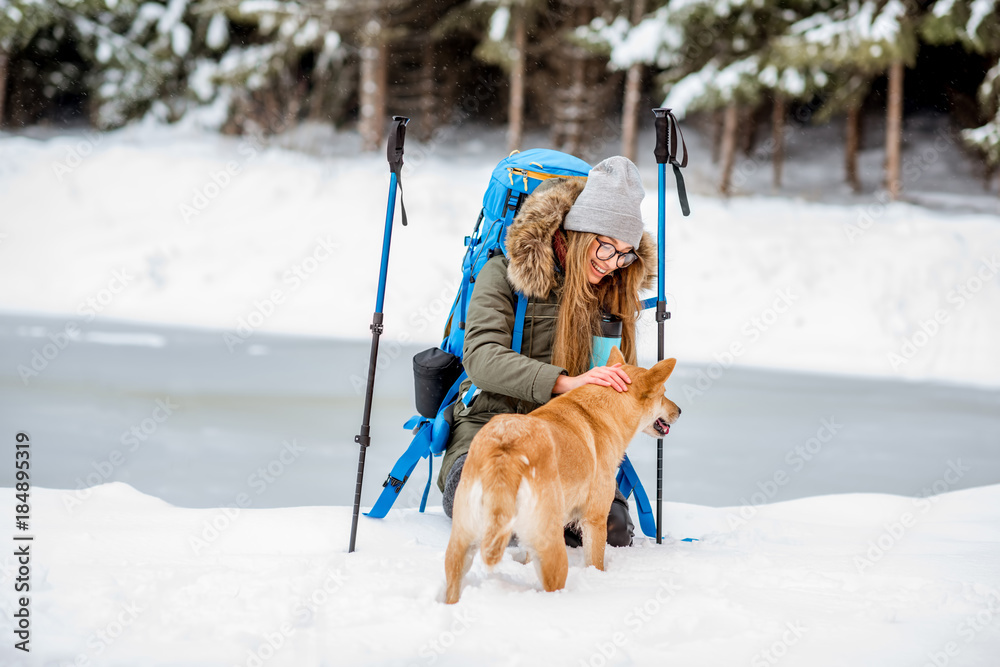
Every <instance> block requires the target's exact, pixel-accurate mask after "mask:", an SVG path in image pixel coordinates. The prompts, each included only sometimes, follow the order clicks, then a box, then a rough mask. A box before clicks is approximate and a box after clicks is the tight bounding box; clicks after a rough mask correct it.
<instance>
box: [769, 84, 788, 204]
mask: <svg viewBox="0 0 1000 667" xmlns="http://www.w3.org/2000/svg"><path fill="white" fill-rule="evenodd" d="M771 137H772V139H774V155H773V156H772V158H771V164H772V165H774V189H775V190H777V189H778V188H780V187H781V169H782V168H783V167H784V166H785V96H784V95H782V94H781V93H775V95H774V111H773V114H772V116H771Z"/></svg>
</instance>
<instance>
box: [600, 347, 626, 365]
mask: <svg viewBox="0 0 1000 667" xmlns="http://www.w3.org/2000/svg"><path fill="white" fill-rule="evenodd" d="M624 363H625V357H623V356H622V351H621V350H619V349H618V346H617V345H615V346H614V347H613V348H611V354H609V355H608V363H607V364H605V365H607V366H614V365H615V364H624Z"/></svg>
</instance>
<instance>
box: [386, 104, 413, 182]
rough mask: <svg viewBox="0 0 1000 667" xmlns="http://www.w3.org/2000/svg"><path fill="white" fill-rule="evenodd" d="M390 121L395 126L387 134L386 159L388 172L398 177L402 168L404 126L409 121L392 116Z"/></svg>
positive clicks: (404, 117)
mask: <svg viewBox="0 0 1000 667" xmlns="http://www.w3.org/2000/svg"><path fill="white" fill-rule="evenodd" d="M392 120H393V122H394V123H395V126H394V127H393V128H392V131H390V132H389V143H388V145H387V146H386V158H387V159H388V160H389V171H391V172H393V173H395V174H397V175H398V174H399V172H400V170H401V169H402V168H403V142H404V141H406V124H407V123H409V122H410V119H409V118H407V117H406V116H393V117H392Z"/></svg>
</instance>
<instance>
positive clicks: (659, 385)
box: [642, 359, 677, 393]
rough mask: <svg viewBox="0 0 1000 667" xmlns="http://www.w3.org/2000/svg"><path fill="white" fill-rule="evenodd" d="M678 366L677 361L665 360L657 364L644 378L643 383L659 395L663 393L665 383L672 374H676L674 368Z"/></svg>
mask: <svg viewBox="0 0 1000 667" xmlns="http://www.w3.org/2000/svg"><path fill="white" fill-rule="evenodd" d="M676 365H677V360H676V359H664V360H663V361H661V362H660V363H658V364H656V365H655V366H653V367H652V368H650V369H649V370H648V371H646V374H645V375H643V376H642V381H643V382H645V383H646V386H647V387H649V389H650V390H651V391H656V392H657V393H659V392H662V391H663V383H664V382H666V381H667V378H669V377H670V374H671V373H673V372H674V366H676Z"/></svg>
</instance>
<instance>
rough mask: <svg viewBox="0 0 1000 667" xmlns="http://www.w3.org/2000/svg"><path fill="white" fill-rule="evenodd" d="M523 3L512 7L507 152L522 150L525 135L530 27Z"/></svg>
mask: <svg viewBox="0 0 1000 667" xmlns="http://www.w3.org/2000/svg"><path fill="white" fill-rule="evenodd" d="M525 11H526V10H525V8H524V7H523V6H522V5H514V6H512V7H511V13H512V14H513V16H512V17H511V18H513V21H514V22H513V30H514V63H513V65H512V67H511V70H510V100H509V101H508V103H507V104H508V105H507V152H508V153H510V152H511V151H515V150H520V149H521V142H522V141H523V137H524V70H525V63H524V51H525V49H526V48H527V42H528V28H527V25H526V24H527V21H526V20H525V17H524V13H525Z"/></svg>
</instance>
